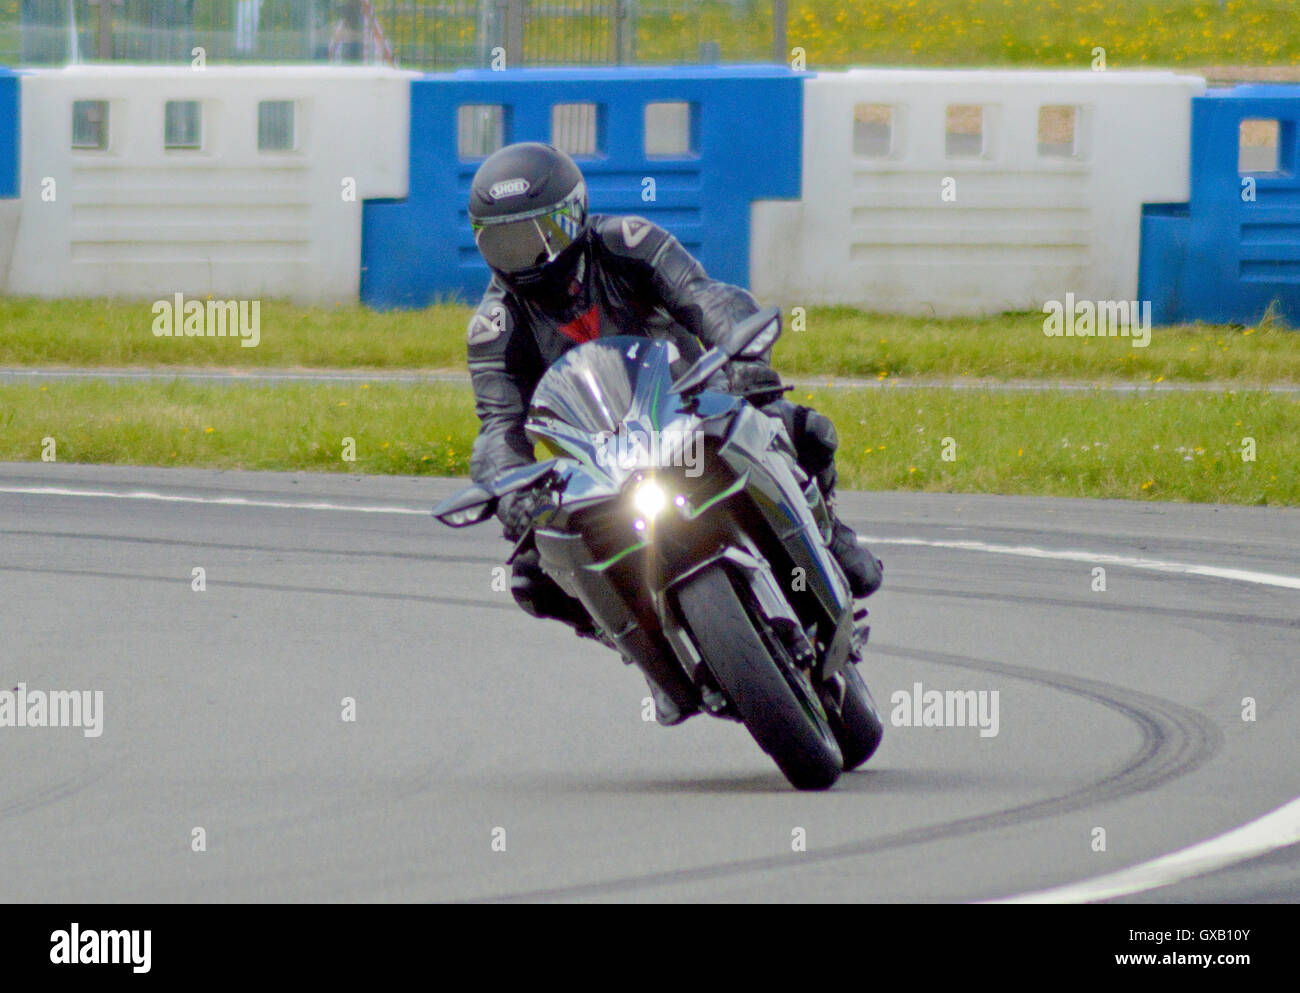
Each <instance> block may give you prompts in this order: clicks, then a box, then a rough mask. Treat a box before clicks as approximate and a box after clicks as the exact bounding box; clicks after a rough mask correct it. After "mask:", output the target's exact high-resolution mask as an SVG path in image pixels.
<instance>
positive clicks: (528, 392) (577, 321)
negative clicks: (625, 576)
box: [468, 215, 837, 631]
mask: <svg viewBox="0 0 1300 993" xmlns="http://www.w3.org/2000/svg"><path fill="white" fill-rule="evenodd" d="M757 310H758V304H757V303H756V302H755V300H754V298H753V297H752V296H751V295H750V294H749V293H748V292H746V291H745V290H743V289H741V288H740V287H737V286H732V285H730V284H728V283H723V282H719V281H718V280H714V279H710V278H709V277H708V276H707V275H706V274H705V272H704V268H703V267H702V266H701V265H700V263H699V262H697V261H696V260H695V258H694V257H693V256H691V254H690V253H689V252H687V251H686V249H685V248H683V247H682V245H681V243H680V242H679V241H678V240H677V239H676V238H675V237H673V236H672V235H671V234H669V233H668V232H667V231H665V230H664V229H663V228H661V227H659V226H658V225H655V224H652V223H650V222H649V221H646V220H644V219H642V218H639V217H606V216H600V215H593V216H592V218H591V222H590V230H589V232H588V234H587V244H586V246H585V248H584V249H583V250H582V252H581V254H580V255H579V257H578V260H577V262H576V264H575V267H574V270H573V277H572V279H571V281H570V284H569V287H568V288H567V290H566V291H563V292H562V293H560V294H558V295H552V296H550V297H539V296H532V295H529V296H524V295H522V294H519V293H516V292H514V291H513V290H512V289H511V288H510V287H509V285H508V284H507V283H506V282H504V281H503V280H502V279H501V278H500V277H499V276H494V277H493V279H492V282H491V284H490V285H489V286H488V288H487V291H486V292H485V293H484V295H483V300H482V302H481V303H480V304H479V306H478V309H477V310H476V311H475V313H474V316H473V317H472V318H471V319H470V324H469V336H468V350H469V370H470V376H471V379H472V382H473V386H474V399H475V409H476V412H477V414H478V417H479V421H480V430H479V435H478V438H477V439H476V440H475V442H474V451H473V454H472V456H471V460H470V475H471V476H472V477H473V478H474V480H475V481H476V482H480V483H485V482H488V481H490V480H492V479H494V478H496V477H497V476H498V475H500V474H501V473H502V472H504V471H505V470H507V469H510V468H514V467H515V466H519V465H524V464H527V463H530V462H532V461H533V451H532V445H531V444H530V443H529V441H528V439H527V438H526V436H525V434H524V419H525V415H526V413H527V410H528V403H529V399H530V398H531V396H532V393H533V389H534V388H535V387H536V386H537V383H538V381H539V380H540V379H541V377H542V374H543V373H544V372H545V371H546V370H547V368H548V367H549V366H550V365H551V364H552V363H553V362H555V361H556V360H557V359H558V358H560V356H562V355H563V354H564V353H565V352H567V351H568V350H569V349H570V348H573V347H574V346H576V345H579V344H581V343H583V342H587V341H591V340H592V339H594V338H603V337H610V336H612V335H621V334H622V335H641V336H649V337H656V338H668V339H670V340H672V341H673V342H674V343H675V344H676V345H677V347H678V349H679V351H680V352H681V354H682V355H683V357H684V358H686V359H688V360H690V359H694V358H695V357H697V356H698V355H699V354H701V353H702V352H703V350H704V347H708V346H712V345H713V343H714V342H715V341H716V340H717V337H718V336H719V335H720V334H721V333H722V332H723V331H725V330H726V329H727V328H729V327H730V326H731V325H732V323H733V322H736V321H739V320H743V319H744V318H745V317H748V316H749V315H751V314H753V313H755V312H756V311H757ZM728 373H729V384H730V388H731V389H732V390H733V391H734V392H738V393H745V394H747V395H749V396H750V397H751V399H752V400H754V402H756V403H758V404H759V405H760V407H761V409H762V410H763V411H764V412H765V413H767V414H770V415H771V416H775V417H780V418H781V419H782V420H783V422H784V423H785V427H786V431H787V433H788V434H789V435H790V438H791V440H792V441H793V442H794V444H795V448H796V451H797V453H798V460H799V463H800V465H801V466H802V467H803V469H804V470H805V471H806V472H808V473H809V474H810V475H812V476H814V477H816V478H817V480H818V482H819V484H820V485H821V487H822V490H823V492H824V493H826V494H827V495H828V496H829V495H830V493H831V492H832V490H833V488H834V485H835V464H834V452H835V447H836V444H837V440H836V436H835V428H834V426H833V425H832V424H831V422H830V420H829V419H828V418H826V417H824V416H823V415H821V414H818V413H816V412H815V411H812V410H811V409H810V408H807V407H799V406H796V405H795V404H792V403H790V402H789V401H788V400H785V399H782V397H781V386H780V379H779V377H778V376H777V375H776V373H775V372H774V371H773V370H772V368H771V366H769V365H768V364H767V363H763V362H743V363H742V362H733V363H731V365H730V366H729V369H728ZM507 537H511V538H517V537H518V535H512V534H509V533H507ZM512 589H513V592H514V595H515V599H516V600H518V601H519V603H520V605H521V606H522V607H523V608H524V609H525V610H527V611H528V612H529V613H533V614H536V615H538V616H544V617H556V618H558V619H560V620H564V621H566V622H568V623H570V624H572V625H574V627H576V628H578V629H579V630H580V631H581V630H583V628H584V626H585V625H589V623H590V621H589V620H588V619H587V616H586V611H585V610H584V609H583V608H582V606H581V604H580V603H578V601H576V600H574V599H573V598H571V597H569V596H568V595H567V594H566V593H564V592H563V590H561V589H560V587H559V586H558V585H557V584H555V583H554V582H553V581H552V580H551V579H550V578H549V577H547V576H546V575H545V574H544V573H543V572H542V570H541V568H540V566H539V565H538V561H537V555H536V552H535V550H534V551H530V552H526V553H524V554H521V555H520V556H519V557H518V558H516V560H515V567H514V579H513V583H512Z"/></svg>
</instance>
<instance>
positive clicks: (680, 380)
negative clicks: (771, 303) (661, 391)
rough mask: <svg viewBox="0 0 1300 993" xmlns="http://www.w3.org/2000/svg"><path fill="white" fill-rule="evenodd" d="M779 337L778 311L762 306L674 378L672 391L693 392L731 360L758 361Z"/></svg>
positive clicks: (734, 326) (686, 393) (779, 312)
mask: <svg viewBox="0 0 1300 993" xmlns="http://www.w3.org/2000/svg"><path fill="white" fill-rule="evenodd" d="M779 337H781V311H779V310H778V309H777V308H775V307H765V308H764V309H763V310H760V311H759V312H758V313H757V314H754V315H753V316H752V317H747V318H745V319H744V320H743V321H741V322H740V323H739V324H736V325H733V326H732V328H731V330H730V331H728V332H727V333H726V335H724V336H723V338H722V339H721V340H720V341H719V342H718V343H717V344H716V345H714V346H713V347H712V348H710V349H709V350H708V351H707V352H705V353H704V354H703V355H701V356H700V357H699V358H698V359H697V360H696V361H695V364H694V365H693V366H691V367H690V368H689V369H687V370H686V371H685V372H684V373H682V375H680V376H679V377H677V381H676V382H674V383H673V385H672V387H671V389H672V391H673V392H674V393H680V394H682V395H683V396H685V395H688V394H690V393H693V392H695V391H696V390H698V389H700V388H701V387H702V386H704V384H705V382H706V381H707V380H708V378H709V377H710V376H712V375H713V374H714V373H715V372H717V371H718V370H719V369H721V368H722V367H723V366H725V365H726V364H727V363H728V362H730V361H731V360H732V359H751V360H752V359H760V358H762V357H763V355H764V353H765V352H767V350H768V349H769V348H771V347H772V346H773V345H774V344H775V343H776V339H777V338H779Z"/></svg>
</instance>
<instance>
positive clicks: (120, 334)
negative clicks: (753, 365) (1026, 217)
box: [0, 297, 1300, 384]
mask: <svg viewBox="0 0 1300 993" xmlns="http://www.w3.org/2000/svg"><path fill="white" fill-rule="evenodd" d="M150 306H151V305H150V303H149V302H147V301H107V300H53V301H52V300H34V299H29V298H19V297H0V329H3V331H2V332H0V366H109V367H131V366H135V367H172V368H177V367H181V368H183V367H191V368H192V367H201V368H238V369H254V368H315V369H330V368H339V369H366V370H369V369H374V370H379V369H424V370H433V369H452V370H460V371H464V369H465V343H464V342H465V327H466V323H467V321H468V319H469V314H470V310H469V308H468V307H465V306H461V305H455V304H443V305H439V306H435V307H430V308H428V309H426V310H418V311H389V312H385V313H380V312H377V311H373V310H370V309H368V308H365V307H361V306H348V307H324V308H309V307H297V306H293V305H291V304H287V303H281V302H277V301H266V302H264V303H263V305H262V308H261V334H260V342H259V344H258V345H257V347H255V348H248V347H243V346H242V345H241V344H240V340H239V339H238V338H163V337H155V336H154V334H153V332H152V331H151V324H152V321H153V314H152V312H151V309H150ZM804 323H805V325H806V326H805V328H804V329H803V330H796V329H795V325H793V324H791V322H790V321H789V315H787V331H786V333H785V335H784V337H783V338H782V340H781V341H780V342H779V343H778V344H777V347H776V351H775V355H774V364H775V366H776V367H777V369H778V370H779V371H781V372H782V373H784V374H786V375H789V376H806V377H807V376H812V377H815V376H823V375H825V376H850V377H867V378H881V379H883V378H888V377H906V376H911V377H934V378H948V379H960V378H965V377H975V378H980V377H987V378H991V379H1003V380H1005V379H1035V378H1049V379H1075V380H1089V381H1093V380H1116V381H1138V382H1155V381H1161V380H1165V381H1175V380H1179V381H1189V382H1229V381H1231V382H1237V383H1247V384H1265V383H1300V334H1297V333H1296V332H1292V331H1288V330H1286V329H1284V328H1282V327H1280V326H1278V325H1275V324H1271V323H1265V324H1262V325H1260V326H1256V327H1249V328H1228V327H1215V326H1195V325H1193V326H1184V327H1171V328H1155V329H1153V331H1152V335H1151V342H1150V344H1149V345H1148V346H1147V347H1146V348H1138V347H1135V346H1134V345H1133V344H1132V341H1131V339H1127V338H1049V337H1047V336H1046V335H1044V334H1043V315H1042V314H1036V313H1027V314H1003V315H999V316H995V317H988V318H955V319H948V320H938V319H934V318H919V317H918V318H913V317H896V316H889V315H881V314H868V313H863V312H861V311H856V310H851V309H849V308H843V307H823V308H812V309H810V310H809V311H808V313H807V315H806V320H805V322H804Z"/></svg>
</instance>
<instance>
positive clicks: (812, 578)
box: [433, 308, 883, 790]
mask: <svg viewBox="0 0 1300 993" xmlns="http://www.w3.org/2000/svg"><path fill="white" fill-rule="evenodd" d="M780 333H781V318H780V312H779V311H778V310H776V309H775V308H770V309H767V310H763V311H760V312H759V313H757V314H755V315H754V316H753V317H751V318H749V319H747V320H745V321H744V322H741V323H739V324H737V325H735V326H734V327H733V328H732V330H731V331H730V332H729V333H728V334H727V335H725V336H724V338H723V340H721V341H719V342H718V343H716V344H715V345H714V347H712V348H710V349H709V350H708V351H706V352H704V353H703V354H702V355H700V356H699V358H698V359H696V360H695V361H694V363H688V362H687V361H686V360H685V359H683V357H682V356H681V354H680V352H679V350H678V349H677V347H676V346H675V345H674V344H673V343H672V342H670V341H667V340H661V339H652V338H643V337H632V336H617V337H609V338H600V339H596V340H594V341H591V342H587V343H586V344H583V345H580V346H578V347H576V348H573V349H571V350H570V351H568V352H567V353H566V354H565V355H564V356H563V357H562V358H561V359H560V360H559V361H557V362H556V363H554V364H553V365H552V366H551V367H550V369H548V370H547V372H546V373H545V375H544V376H543V377H542V379H541V381H540V382H539V383H538V385H537V387H536V389H535V390H534V392H533V397H532V401H531V405H530V409H529V412H528V417H527V420H526V423H525V432H526V434H527V436H528V438H529V440H530V441H532V442H533V444H534V445H535V446H541V447H542V448H543V449H544V450H545V452H546V453H547V454H548V455H549V456H550V457H549V458H547V459H546V460H545V461H541V462H538V463H534V464H531V465H527V466H523V467H520V468H517V469H513V470H510V471H508V472H506V473H504V474H503V475H501V476H500V477H498V478H497V479H495V480H493V481H492V482H491V483H490V484H487V485H479V484H477V483H476V484H473V485H471V486H469V487H467V488H465V489H464V490H461V491H460V492H459V493H457V494H455V495H454V496H452V497H450V498H449V499H447V500H445V501H443V502H442V503H441V504H440V505H439V506H438V507H436V508H435V509H434V511H433V513H434V516H435V517H436V518H437V519H438V520H439V521H441V522H443V523H444V524H447V525H449V526H451V527H467V526H470V525H473V524H477V523H479V522H481V521H484V520H487V519H488V518H489V517H491V516H492V514H493V513H494V512H495V510H496V506H497V503H498V501H499V500H500V499H501V498H502V497H503V496H505V495H506V494H507V493H512V492H517V491H522V490H533V491H535V492H536V494H537V499H536V503H535V508H536V509H535V512H534V516H533V520H532V524H531V527H530V529H529V531H528V533H527V534H525V535H524V536H523V538H522V539H521V540H520V542H519V544H518V545H517V546H516V548H515V551H514V554H512V556H511V560H513V558H514V556H515V555H517V554H519V552H520V551H521V550H522V549H523V548H525V547H527V544H528V542H529V541H530V540H532V541H535V542H536V547H537V549H538V552H539V555H540V559H541V566H542V568H543V569H544V570H545V572H546V573H547V574H548V575H549V576H551V577H552V578H553V579H554V580H555V581H556V582H557V583H558V584H559V585H560V586H561V587H562V588H563V589H564V590H565V591H566V592H568V593H569V594H570V595H572V596H574V597H576V598H577V599H578V600H580V601H581V602H582V603H583V605H584V606H585V607H586V609H587V610H588V612H589V613H590V614H591V617H592V618H593V619H594V621H595V623H596V624H597V626H598V629H599V637H600V639H601V640H602V641H604V642H605V643H606V644H608V645H610V646H611V647H613V648H615V649H617V650H618V651H619V652H620V653H622V655H623V656H624V659H625V661H628V662H631V663H635V664H636V665H637V666H638V667H639V668H640V669H641V671H642V672H643V673H644V674H645V676H646V677H647V679H648V681H650V683H651V684H652V688H653V689H655V690H656V691H657V693H656V699H657V700H660V699H663V700H664V701H665V703H666V704H667V705H668V706H667V709H669V710H671V709H672V708H674V707H675V708H676V709H677V710H678V711H679V712H680V714H684V715H686V714H691V713H694V712H697V711H699V712H704V713H708V714H711V715H713V716H715V717H720V718H727V719H732V720H736V721H739V722H741V723H743V724H744V725H745V727H746V728H747V729H748V731H749V732H750V734H751V735H752V736H753V738H754V740H755V741H756V742H757V743H758V744H759V746H760V747H761V748H762V749H763V750H764V751H765V752H767V753H768V755H769V756H771V758H772V759H773V760H774V761H775V762H776V765H777V766H778V767H779V768H780V770H781V771H782V772H783V773H784V774H785V776H786V778H787V779H788V780H789V781H790V783H791V784H792V785H793V786H795V787H796V788H797V789H803V790H818V789H827V788H829V787H830V786H832V785H833V784H834V783H835V782H836V780H837V779H838V778H839V776H840V774H841V772H842V771H844V770H848V769H854V768H856V767H858V766H860V765H862V764H863V763H864V762H866V761H867V759H869V758H870V757H871V756H872V754H873V753H874V752H875V751H876V748H877V747H878V746H879V744H880V739H881V736H882V733H883V726H882V723H881V720H880V715H879V712H878V711H877V708H876V704H875V702H874V700H873V699H872V696H871V693H870V691H869V690H868V688H867V685H866V683H865V681H864V680H863V678H862V676H861V674H860V673H859V671H858V663H859V662H860V661H861V652H862V649H863V647H864V646H865V644H866V640H867V636H868V633H869V628H868V627H867V625H866V611H865V610H863V611H860V612H856V613H855V611H854V608H853V597H852V594H851V592H850V590H849V585H848V581H847V580H846V579H845V577H844V574H843V572H842V571H841V569H840V567H839V564H838V563H837V562H836V561H835V559H834V558H833V557H832V555H831V553H830V551H829V548H828V542H829V540H830V533H831V519H830V515H829V513H828V511H827V508H826V506H825V503H824V502H823V499H822V495H821V491H820V489H819V487H818V486H817V482H816V480H814V479H812V478H811V477H809V476H808V475H807V474H806V473H805V472H804V471H803V470H802V469H801V468H800V467H799V465H798V463H797V462H796V460H795V451H794V447H793V445H792V444H791V441H790V438H789V437H788V435H787V434H786V431H785V428H784V427H783V426H782V424H781V422H780V420H779V419H778V418H774V417H769V416H767V415H766V414H763V413H762V412H761V411H759V410H758V409H757V408H756V407H755V406H753V405H752V404H751V403H749V402H748V401H747V400H746V399H744V398H743V397H741V396H736V395H732V394H729V393H726V392H722V391H720V390H717V389H712V388H710V384H711V383H712V382H715V381H716V377H717V375H718V374H720V373H721V370H722V369H723V367H724V366H725V365H726V364H727V363H728V362H729V361H731V360H732V359H741V360H746V359H756V358H759V357H761V356H763V355H764V354H765V353H766V352H767V350H768V349H770V348H771V346H772V344H773V343H775V341H776V340H777V338H778V337H779V335H780Z"/></svg>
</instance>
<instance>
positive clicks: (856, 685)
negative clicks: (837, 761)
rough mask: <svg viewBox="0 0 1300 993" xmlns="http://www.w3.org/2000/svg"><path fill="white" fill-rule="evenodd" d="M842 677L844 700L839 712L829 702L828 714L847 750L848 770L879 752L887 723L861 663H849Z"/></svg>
mask: <svg viewBox="0 0 1300 993" xmlns="http://www.w3.org/2000/svg"><path fill="white" fill-rule="evenodd" d="M840 678H841V679H843V680H844V704H843V705H842V706H841V707H840V708H839V710H838V712H837V711H836V709H835V707H833V706H831V705H830V704H829V703H828V705H827V707H826V716H827V717H828V718H830V725H831V730H832V731H834V732H835V740H836V741H837V742H839V745H840V751H841V752H842V753H843V754H844V771H845V772H848V771H849V770H850V769H856V768H857V767H858V766H860V765H861V764H862V763H863V762H865V761H867V759H869V758H871V756H872V755H874V754H875V753H876V749H877V748H879V747H880V739H881V738H882V737H884V734H885V726H884V724H882V723H881V720H880V712H879V711H878V710H877V709H876V701H875V700H873V699H872V697H871V691H870V690H869V689H867V683H866V680H864V679H863V678H862V674H861V673H860V672H858V667H857V666H856V665H846V666H845V667H844V669H843V671H842V672H841V673H840Z"/></svg>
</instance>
